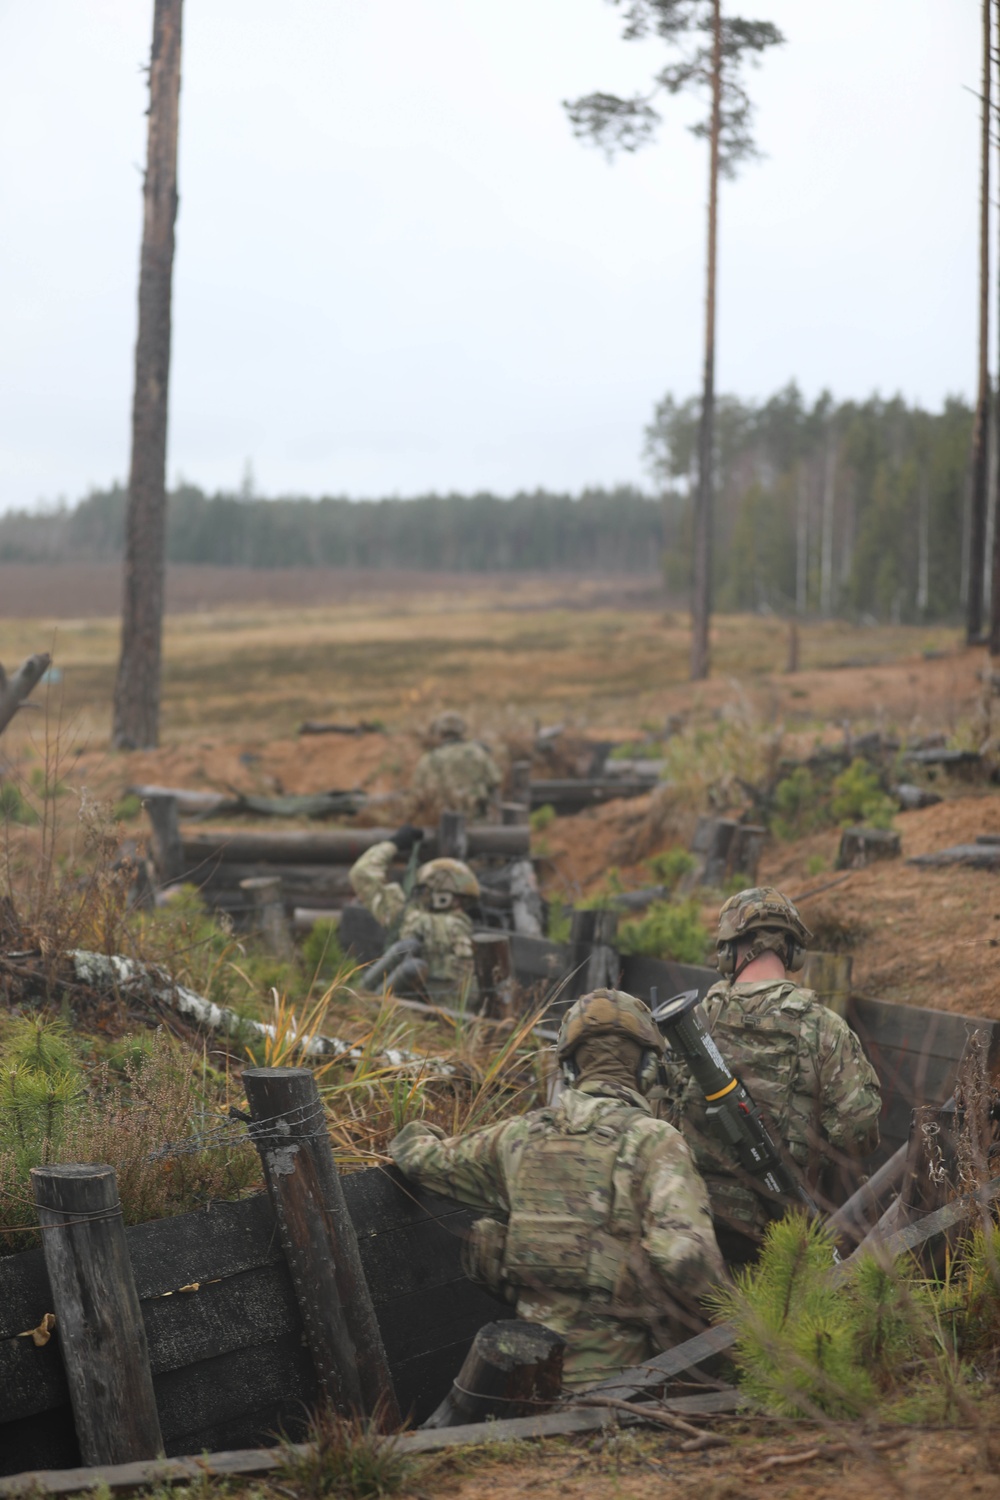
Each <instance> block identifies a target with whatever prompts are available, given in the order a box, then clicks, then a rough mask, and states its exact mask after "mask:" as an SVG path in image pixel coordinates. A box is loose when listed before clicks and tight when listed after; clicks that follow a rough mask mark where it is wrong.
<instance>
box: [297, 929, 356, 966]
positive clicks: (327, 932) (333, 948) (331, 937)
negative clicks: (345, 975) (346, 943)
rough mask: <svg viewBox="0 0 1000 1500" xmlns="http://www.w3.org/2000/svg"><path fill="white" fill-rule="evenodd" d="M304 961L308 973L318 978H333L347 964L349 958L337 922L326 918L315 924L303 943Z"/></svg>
mask: <svg viewBox="0 0 1000 1500" xmlns="http://www.w3.org/2000/svg"><path fill="white" fill-rule="evenodd" d="M302 962H303V965H304V966H305V968H306V970H307V972H308V973H310V974H313V975H315V977H316V978H317V979H333V978H334V976H335V975H336V974H339V973H341V971H342V970H343V969H344V968H345V966H346V964H347V958H346V956H345V954H344V950H343V948H341V946H340V939H339V937H338V936H337V923H336V922H332V921H330V920H328V919H326V918H324V919H323V920H322V921H320V922H315V923H314V924H313V928H312V931H311V932H310V933H309V935H308V936H307V938H306V940H305V942H304V943H303V944H302Z"/></svg>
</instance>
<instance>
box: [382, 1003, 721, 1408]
mask: <svg viewBox="0 0 1000 1500" xmlns="http://www.w3.org/2000/svg"><path fill="white" fill-rule="evenodd" d="M663 1052H664V1042H663V1038H662V1037H661V1035H660V1033H659V1030H658V1028H657V1027H656V1025H655V1024H654V1022H653V1019H652V1017H651V1015H650V1013H649V1010H648V1008H647V1007H646V1006H645V1005H643V1003H642V1001H641V1000H636V999H635V998H634V997H633V996H632V995H626V994H625V993H623V992H622V991H621V990H595V991H594V992H593V994H590V995H584V996H583V998H582V999H580V1000H577V1002H576V1004H575V1005H573V1006H572V1007H571V1009H570V1010H569V1011H567V1013H566V1016H565V1018H564V1020H563V1023H562V1026H561V1028H560V1031H559V1040H558V1043H557V1046H556V1055H557V1057H558V1060H559V1063H560V1065H561V1068H562V1073H563V1080H564V1082H565V1084H566V1087H565V1088H564V1089H563V1091H562V1093H561V1095H560V1097H559V1099H558V1101H557V1102H556V1103H555V1104H553V1105H550V1106H549V1107H547V1108H545V1109H538V1110H535V1111H533V1112H532V1113H531V1114H527V1115H522V1116H520V1117H517V1118H515V1119H511V1120H504V1121H502V1122H501V1123H500V1124H498V1125H492V1126H490V1127H489V1128H488V1129H486V1130H478V1131H475V1132H474V1133H473V1134H471V1135H467V1136H455V1137H453V1138H452V1139H450V1140H449V1139H446V1138H445V1136H444V1132H443V1131H442V1130H440V1129H438V1128H437V1127H436V1126H434V1125H425V1124H423V1123H422V1122H420V1121H411V1123H410V1124H409V1125H407V1126H406V1127H405V1129H404V1130H402V1131H401V1132H400V1134H399V1135H398V1136H397V1137H396V1139H395V1140H394V1141H393V1142H392V1143H391V1144H390V1146H389V1152H390V1155H391V1156H392V1158H393V1160H394V1161H395V1162H396V1163H397V1165H398V1166H399V1167H400V1168H401V1169H402V1170H403V1171H404V1172H405V1173H406V1175H407V1177H410V1178H412V1179H413V1181H414V1182H418V1183H420V1184H421V1185H422V1186H424V1187H427V1188H430V1189H432V1190H433V1191H434V1192H437V1193H443V1194H445V1195H447V1196H448V1197H452V1198H457V1199H458V1200H459V1202H461V1203H468V1204H470V1205H471V1206H472V1207H473V1208H479V1209H486V1210H494V1211H499V1212H500V1213H502V1214H503V1215H505V1216H506V1218H507V1223H506V1224H505V1225H504V1224H501V1223H499V1222H498V1221H497V1220H496V1219H492V1218H487V1219H480V1220H479V1221H478V1222H477V1223H476V1224H475V1225H474V1227H473V1230H472V1233H471V1236H470V1239H469V1241H468V1244H467V1245H466V1247H465V1258H466V1269H467V1271H468V1273H469V1275H470V1276H472V1277H474V1278H475V1279H477V1280H479V1281H483V1282H485V1283H486V1284H487V1285H488V1286H489V1287H490V1289H491V1290H492V1291H494V1292H497V1293H499V1294H501V1295H505V1296H506V1297H507V1300H508V1301H509V1302H512V1303H514V1304H515V1305H516V1308H517V1316H518V1317H519V1318H524V1319H526V1320H527V1321H529V1322H534V1323H544V1324H545V1326H546V1327H547V1328H551V1329H553V1331H554V1332H556V1333H559V1334H561V1335H562V1336H563V1337H564V1338H565V1339H566V1342H567V1350H566V1358H565V1364H564V1379H565V1383H566V1384H567V1386H570V1387H576V1388H579V1387H581V1386H587V1385H593V1384H595V1383H596V1382H597V1381H600V1380H603V1379H605V1378H607V1377H609V1376H612V1375H614V1374H616V1373H617V1372H618V1371H620V1370H622V1369H627V1368H628V1367H630V1366H632V1365H635V1364H639V1363H641V1362H642V1361H643V1360H645V1359H648V1358H649V1357H650V1355H651V1354H653V1353H655V1352H656V1351H657V1350H658V1349H663V1348H668V1347H670V1346H671V1345H672V1344H674V1343H676V1342H678V1341H679V1340H681V1339H684V1338H687V1337H688V1336H689V1335H690V1334H691V1333H693V1332H696V1331H697V1330H698V1329H699V1328H701V1327H703V1326H704V1319H703V1317H702V1315H701V1312H700V1309H699V1301H700V1299H701V1298H702V1297H703V1296H704V1295H705V1293H706V1292H708V1291H710V1290H711V1288H712V1287H713V1286H714V1285H715V1283H716V1282H718V1281H720V1280H722V1279H724V1277H725V1269H724V1267H723V1263H722V1258H721V1256H720V1254H719V1248H718V1245H717V1244H716V1242H715V1236H714V1234H713V1233H712V1221H711V1216H710V1211H709V1206H708V1198H707V1196H706V1193H705V1185H704V1183H703V1182H702V1181H701V1178H700V1177H699V1176H698V1173H697V1172H696V1171H695V1169H694V1165H693V1163H692V1161H691V1156H690V1153H689V1152H688V1148H687V1146H686V1145H685V1144H684V1140H683V1138H682V1137H681V1135H680V1134H679V1132H678V1131H676V1130H675V1129H674V1128H673V1126H671V1125H668V1124H667V1123H666V1121H665V1120H656V1119H654V1118H653V1112H652V1109H651V1107H650V1104H649V1102H648V1100H647V1095H648V1093H649V1091H650V1089H651V1088H652V1087H653V1086H654V1084H656V1083H657V1082H658V1081H659V1080H660V1078H661V1076H662V1058H663Z"/></svg>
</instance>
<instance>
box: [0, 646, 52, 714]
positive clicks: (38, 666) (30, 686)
mask: <svg viewBox="0 0 1000 1500" xmlns="http://www.w3.org/2000/svg"><path fill="white" fill-rule="evenodd" d="M51 664H52V658H51V656H50V655H49V653H48V652H47V651H40V652H39V653H38V654H37V655H36V656H29V657H28V658H27V660H26V661H23V662H22V663H21V665H20V666H19V667H18V669H17V671H16V672H15V673H14V675H13V676H12V677H8V676H7V673H6V672H5V671H4V669H3V667H0V734H3V732H4V730H5V729H6V728H7V725H8V724H9V723H10V721H11V719H12V718H13V717H14V715H15V714H16V713H17V711H18V709H19V708H22V707H23V706H24V704H25V703H26V702H27V699H28V697H29V696H30V695H31V693H33V692H34V690H35V688H36V687H37V686H38V684H39V683H40V682H41V680H42V678H43V677H44V676H45V673H46V672H47V671H48V669H49V667H50V666H51Z"/></svg>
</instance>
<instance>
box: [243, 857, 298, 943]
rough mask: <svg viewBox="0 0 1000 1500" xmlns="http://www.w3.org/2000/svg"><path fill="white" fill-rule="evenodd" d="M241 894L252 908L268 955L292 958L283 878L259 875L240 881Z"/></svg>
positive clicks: (257, 929) (252, 914) (253, 922)
mask: <svg viewBox="0 0 1000 1500" xmlns="http://www.w3.org/2000/svg"><path fill="white" fill-rule="evenodd" d="M240 890H241V891H242V892H243V893H244V895H245V896H246V897H247V901H248V903H249V905H250V907H251V918H252V927H253V931H254V932H255V933H256V935H257V936H258V937H259V938H260V939H261V941H262V942H263V944H264V947H265V948H266V949H267V951H268V953H273V954H274V956H275V958H291V956H292V939H291V935H290V934H289V931H288V923H287V922H286V921H285V908H284V905H283V904H282V899H281V877H280V875H257V876H254V877H252V878H251V879H250V880H241V881H240Z"/></svg>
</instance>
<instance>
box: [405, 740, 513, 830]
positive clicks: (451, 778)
mask: <svg viewBox="0 0 1000 1500" xmlns="http://www.w3.org/2000/svg"><path fill="white" fill-rule="evenodd" d="M500 780H501V777H500V772H499V770H498V769H497V764H496V761H495V760H494V759H493V757H492V755H491V754H490V752H489V751H488V750H486V749H484V747H483V746H482V745H478V744H476V742H475V741H474V740H462V741H461V742H460V743H459V744H450V745H439V746H438V748H437V749H436V750H428V751H427V752H426V754H424V755H422V756H421V757H420V759H419V760H418V761H417V766H416V770H415V771H414V773H413V787H412V791H413V800H414V805H415V808H416V809H419V810H420V812H421V813H422V814H423V815H425V816H427V817H429V818H432V819H433V818H436V817H437V816H438V815H439V814H440V813H441V811H442V810H443V809H447V810H448V811H450V812H461V813H465V815H466V817H468V818H482V817H485V815H486V814H487V813H488V812H489V810H490V806H491V804H492V802H493V800H494V797H495V795H496V791H497V788H498V787H499V785H500Z"/></svg>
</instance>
